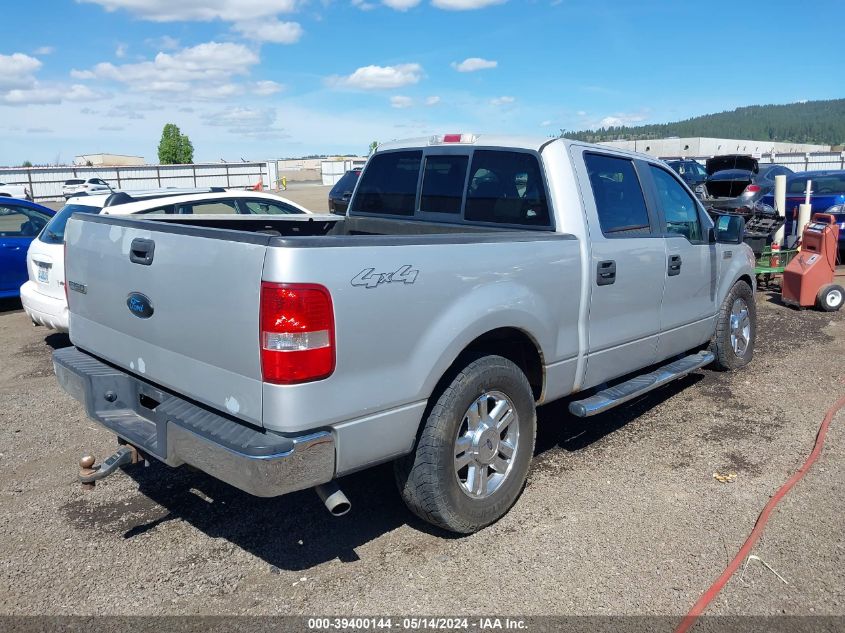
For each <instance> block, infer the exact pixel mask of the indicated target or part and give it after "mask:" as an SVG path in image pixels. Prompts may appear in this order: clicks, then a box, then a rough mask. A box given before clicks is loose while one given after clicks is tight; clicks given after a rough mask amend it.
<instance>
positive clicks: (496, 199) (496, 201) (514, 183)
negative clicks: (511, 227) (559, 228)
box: [464, 150, 550, 226]
mask: <svg viewBox="0 0 845 633" xmlns="http://www.w3.org/2000/svg"><path fill="white" fill-rule="evenodd" d="M464 218H465V219H466V220H468V221H472V222H495V223H497V224H522V225H536V226H549V224H550V221H549V206H548V202H547V200H546V190H545V187H544V185H543V176H542V172H541V171H540V164H539V162H538V161H537V158H536V157H535V156H534V155H533V154H527V153H523V152H507V151H493V150H477V151H476V152H475V153H474V154H473V156H472V166H471V167H470V177H469V188H468V190H467V197H466V207H465V209H464Z"/></svg>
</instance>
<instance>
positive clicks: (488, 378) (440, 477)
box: [396, 356, 536, 534]
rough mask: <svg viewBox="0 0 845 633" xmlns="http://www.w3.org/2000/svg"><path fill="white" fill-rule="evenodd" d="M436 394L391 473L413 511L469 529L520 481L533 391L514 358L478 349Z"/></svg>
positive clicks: (513, 495)
mask: <svg viewBox="0 0 845 633" xmlns="http://www.w3.org/2000/svg"><path fill="white" fill-rule="evenodd" d="M436 397H437V400H436V401H435V402H434V405H433V406H432V407H431V410H430V413H429V414H428V417H427V418H426V420H425V422H424V426H423V429H422V432H421V434H420V438H419V440H418V441H417V446H416V449H415V451H414V452H413V453H412V454H411V455H409V456H407V457H405V458H403V459H401V460H399V461H398V462H396V481H397V484H398V486H399V490H400V492H401V494H402V498H403V499H404V500H405V503H406V504H407V505H408V507H409V508H410V509H411V511H413V512H414V514H416V515H417V516H419V517H420V518H422V519H424V520H426V521H428V522H429V523H433V524H434V525H437V526H439V527H442V528H444V529H447V530H450V531H452V532H459V533H462V534H469V533H472V532H476V531H478V530H480V529H481V528H483V527H485V526H487V525H489V524H491V523H493V522H495V521H497V520H498V519H500V518H501V517H502V516H504V515H505V514H506V513H507V511H508V510H509V509H510V508H511V506H512V505H513V504H514V503H515V502H516V500H517V499H518V498H519V495H520V494H521V492H522V489H523V488H524V486H525V480H526V478H527V476H528V469H529V466H530V463H531V458H532V456H533V454H534V435H535V429H536V413H535V409H534V395H533V393H532V391H531V386H530V385H529V384H528V380H527V379H526V378H525V375H524V374H523V373H522V371H521V370H520V369H519V367H517V366H516V365H515V364H514V363H513V362H511V361H510V360H508V359H506V358H503V357H501V356H485V357H482V358H479V359H478V360H475V361H473V362H471V363H469V364H468V365H467V366H466V367H465V368H464V369H463V370H462V371H461V372H460V373H459V374H458V375H457V376H456V377H455V378H454V379H453V380H452V381H451V383H450V384H449V385H448V386H447V387H446V388H445V389H444V390H443V392H442V393H441V394H440V395H439V396H436Z"/></svg>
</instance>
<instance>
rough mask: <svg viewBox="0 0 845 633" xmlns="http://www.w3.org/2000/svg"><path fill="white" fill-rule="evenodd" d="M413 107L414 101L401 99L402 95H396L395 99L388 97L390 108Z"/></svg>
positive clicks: (405, 98) (408, 98) (409, 98)
mask: <svg viewBox="0 0 845 633" xmlns="http://www.w3.org/2000/svg"><path fill="white" fill-rule="evenodd" d="M412 105H414V100H413V99H411V97H403V96H402V95H396V96H395V97H390V107H391V108H398V109H400V110H401V109H403V108H410V107H411V106H412Z"/></svg>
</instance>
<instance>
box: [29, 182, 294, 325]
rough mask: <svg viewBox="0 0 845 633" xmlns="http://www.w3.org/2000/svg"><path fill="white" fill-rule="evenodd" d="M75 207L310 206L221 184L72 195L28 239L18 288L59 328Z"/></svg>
mask: <svg viewBox="0 0 845 633" xmlns="http://www.w3.org/2000/svg"><path fill="white" fill-rule="evenodd" d="M191 192H192V193H191ZM74 213H80V214H91V215H96V214H100V213H102V214H106V215H108V214H111V215H131V214H133V213H139V214H153V215H156V214H203V215H208V214H214V215H234V214H244V215H287V214H302V213H309V212H308V211H307V210H306V209H305V208H303V207H301V206H300V205H298V204H295V203H294V202H291V201H290V200H288V199H286V198H282V197H280V196H275V195H273V194H270V193H260V192H252V191H225V190H224V189H216V190H214V191H210V190H209V189H195V190H189V189H161V190H155V191H143V192H125V191H122V192H116V193H110V194H100V195H85V196H78V197H73V198H70V199H69V200H68V201H67V204H65V206H64V207H62V209H61V210H60V211H59V212H58V213H57V214H56V216H55V217H54V218H53V219H52V220H51V221H50V223H49V224H47V227H46V228H45V230H44V232H43V233H42V234H41V235H40V236H39V238H38V239H37V240H35V241H33V242H32V244H31V245H30V247H29V253H28V255H27V258H26V261H27V270H28V271H29V279H28V280H26V275H24V279H23V280H21V283H23V281H24V280H26V283H24V284H23V287H21V289H20V293H21V303H22V304H23V308H24V310H25V311H26V313H27V314H28V315H29V317H30V319H32V322H33V323H34V324H36V325H44V326H46V327H48V328H52V329H54V330H58V331H60V332H66V331H67V329H68V313H67V299H66V295H65V271H64V255H65V251H64V241H65V227H66V225H67V221H68V220H69V219H70V217H71V216H72V215H73V214H74ZM18 285H20V284H18Z"/></svg>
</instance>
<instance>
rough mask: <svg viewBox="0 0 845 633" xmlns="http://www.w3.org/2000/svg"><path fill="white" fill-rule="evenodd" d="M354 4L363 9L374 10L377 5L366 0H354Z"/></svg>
mask: <svg viewBox="0 0 845 633" xmlns="http://www.w3.org/2000/svg"><path fill="white" fill-rule="evenodd" d="M352 6H353V7H357V8H358V9H361V11H372V10H373V9H375V8H376V5H375V4H373V3H372V2H367V1H366V0H352Z"/></svg>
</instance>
